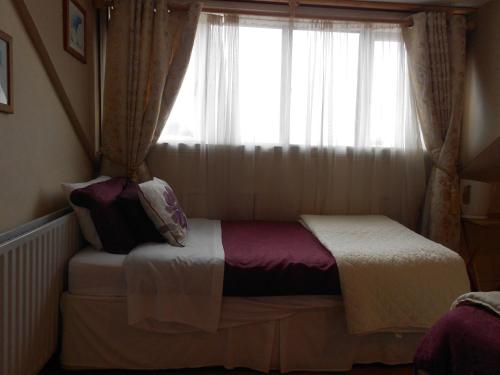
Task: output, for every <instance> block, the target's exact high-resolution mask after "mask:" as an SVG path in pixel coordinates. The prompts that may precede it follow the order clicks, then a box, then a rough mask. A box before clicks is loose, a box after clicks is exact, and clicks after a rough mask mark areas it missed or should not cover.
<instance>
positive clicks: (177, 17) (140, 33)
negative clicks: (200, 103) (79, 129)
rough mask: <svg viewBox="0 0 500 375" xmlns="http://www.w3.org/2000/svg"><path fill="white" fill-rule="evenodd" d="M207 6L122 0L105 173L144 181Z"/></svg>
mask: <svg viewBox="0 0 500 375" xmlns="http://www.w3.org/2000/svg"><path fill="white" fill-rule="evenodd" d="M200 10H201V5H200V4H199V3H197V2H193V3H191V4H190V5H189V6H188V7H187V8H186V9H185V10H179V9H169V3H168V2H167V1H166V0H156V1H153V0H135V1H120V2H117V4H116V5H115V8H114V11H113V13H112V18H111V21H110V24H109V29H108V35H107V50H106V56H107V59H106V72H105V82H104V116H103V129H102V154H103V163H102V166H101V169H102V173H104V174H110V175H116V174H126V175H128V176H130V177H132V178H134V179H138V180H144V179H147V178H148V177H149V171H148V168H147V166H146V164H145V163H144V160H145V158H146V156H147V154H148V152H149V149H150V147H151V145H153V144H155V143H156V140H157V139H158V137H159V135H160V133H161V130H162V129H163V126H164V124H165V121H166V119H167V117H168V115H169V113H170V111H171V109H172V106H173V104H174V102H175V98H176V96H177V93H178V91H179V88H180V86H181V83H182V80H183V77H184V74H185V71H186V69H187V66H188V63H189V58H190V55H191V49H192V46H193V41H194V37H195V33H196V27H197V24H198V17H199V14H200Z"/></svg>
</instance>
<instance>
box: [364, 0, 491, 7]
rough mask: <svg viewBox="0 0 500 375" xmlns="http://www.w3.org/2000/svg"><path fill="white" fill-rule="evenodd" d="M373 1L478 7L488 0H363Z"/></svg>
mask: <svg viewBox="0 0 500 375" xmlns="http://www.w3.org/2000/svg"><path fill="white" fill-rule="evenodd" d="M365 1H373V2H388V3H408V4H423V5H447V6H463V7H480V6H481V5H483V4H486V3H487V2H488V1H490V0H365Z"/></svg>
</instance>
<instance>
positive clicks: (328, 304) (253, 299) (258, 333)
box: [61, 222, 423, 372]
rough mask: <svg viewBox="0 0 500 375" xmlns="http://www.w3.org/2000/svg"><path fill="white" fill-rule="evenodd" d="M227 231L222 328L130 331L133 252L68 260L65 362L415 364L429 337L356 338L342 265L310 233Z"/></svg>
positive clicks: (243, 225) (90, 252) (278, 226)
mask: <svg viewBox="0 0 500 375" xmlns="http://www.w3.org/2000/svg"><path fill="white" fill-rule="evenodd" d="M195 227H196V226H195ZM350 227H351V226H350ZM220 228H221V237H222V242H223V244H224V252H225V258H224V285H223V288H222V292H223V297H222V302H221V306H220V316H219V318H218V328H217V330H216V331H214V332H206V331H203V330H200V329H197V328H194V327H192V326H186V325H183V324H176V323H175V322H161V321H156V320H154V319H146V320H144V321H143V322H141V324H136V325H131V324H130V321H129V319H128V318H130V315H128V311H129V310H128V308H127V304H128V302H129V301H128V299H127V287H128V285H127V275H126V267H125V264H126V259H127V256H129V255H127V256H126V255H115V254H108V253H105V252H101V251H97V250H95V249H92V248H86V249H84V250H82V251H80V252H79V253H77V254H76V255H75V256H74V257H73V258H72V259H71V261H70V264H69V283H68V291H67V292H66V293H65V294H64V295H63V298H62V311H63V341H62V354H61V361H62V365H63V366H64V367H66V368H72V369H85V368H92V369H114V368H122V369H165V368H187V367H203V366H224V367H226V368H235V367H247V368H251V369H256V370H260V371H269V370H271V369H278V370H280V371H281V372H289V371H300V370H303V371H346V370H349V369H350V368H351V367H352V365H353V364H355V363H374V362H380V363H386V364H401V363H411V361H412V359H413V355H414V352H415V349H416V347H417V344H418V342H419V341H420V340H421V338H422V335H423V331H422V330H415V329H411V330H408V331H405V330H401V329H395V330H393V331H392V332H374V333H369V334H363V335H355V334H352V333H350V330H349V327H348V324H347V320H346V309H345V304H344V300H343V298H342V296H341V295H340V294H339V293H340V290H341V286H340V274H339V268H338V264H337V260H336V258H335V257H334V256H333V255H332V253H331V252H330V251H327V249H326V248H325V246H324V243H323V241H319V240H318V239H317V238H318V236H315V235H313V234H312V233H311V231H309V230H307V229H305V228H304V226H302V225H301V224H299V223H270V222H223V223H222V224H221V226H220ZM377 229H378V231H379V232H380V228H377ZM365 232H366V230H365ZM351 235H353V236H358V237H359V235H358V234H356V233H351ZM141 246H142V249H136V250H137V251H141V250H143V251H144V252H147V251H149V250H153V251H157V250H158V249H159V246H165V245H161V244H144V245H141ZM136 250H134V251H136ZM163 250H164V249H163ZM163 250H162V251H163ZM178 251H179V252H180V251H181V250H178Z"/></svg>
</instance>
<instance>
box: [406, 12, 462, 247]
mask: <svg viewBox="0 0 500 375" xmlns="http://www.w3.org/2000/svg"><path fill="white" fill-rule="evenodd" d="M465 35H466V21H465V18H464V17H463V16H448V15H447V14H445V13H419V14H417V15H415V16H413V26H411V27H408V28H405V29H404V30H403V38H404V41H405V45H406V48H407V52H408V62H409V70H410V80H411V86H412V94H413V97H414V100H415V103H416V108H417V115H418V118H419V121H420V125H421V130H422V135H423V138H424V141H425V145H426V147H427V150H428V152H429V154H430V156H431V158H432V162H433V169H432V173H431V176H430V180H429V182H428V187H427V192H426V201H425V207H424V217H423V233H424V234H425V235H427V236H428V237H429V238H431V239H432V240H434V241H437V242H440V243H442V244H443V245H445V246H448V247H450V248H452V249H455V250H458V247H459V239H460V198H459V177H458V172H457V164H458V155H459V147H460V132H461V126H462V115H463V101H464V76H465Z"/></svg>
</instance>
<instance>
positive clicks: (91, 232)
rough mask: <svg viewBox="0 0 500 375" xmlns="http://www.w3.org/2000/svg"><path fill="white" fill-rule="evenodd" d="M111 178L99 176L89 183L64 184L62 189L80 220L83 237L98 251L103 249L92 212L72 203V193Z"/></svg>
mask: <svg viewBox="0 0 500 375" xmlns="http://www.w3.org/2000/svg"><path fill="white" fill-rule="evenodd" d="M110 178H111V177H108V176H99V177H97V178H95V179H93V180H90V181H87V182H78V183H62V184H61V188H62V190H63V192H64V195H65V196H66V199H67V200H68V202H69V205H70V206H71V207H72V208H73V210H74V211H75V213H76V217H77V218H78V222H79V223H80V229H81V230H82V234H83V237H84V238H85V239H86V240H87V242H88V243H90V244H91V245H92V246H93V247H94V248H96V249H97V250H101V249H102V243H101V240H100V239H99V235H98V234H97V230H96V229H95V225H94V222H93V221H92V217H91V216H90V210H88V209H87V208H84V207H79V206H75V205H74V204H73V203H71V199H70V196H71V192H72V191H73V190H76V189H81V188H84V187H86V186H89V185H92V184H95V183H97V182H103V181H107V180H109V179H110Z"/></svg>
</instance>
